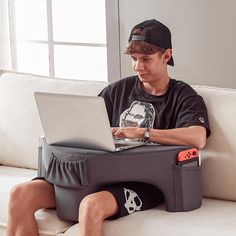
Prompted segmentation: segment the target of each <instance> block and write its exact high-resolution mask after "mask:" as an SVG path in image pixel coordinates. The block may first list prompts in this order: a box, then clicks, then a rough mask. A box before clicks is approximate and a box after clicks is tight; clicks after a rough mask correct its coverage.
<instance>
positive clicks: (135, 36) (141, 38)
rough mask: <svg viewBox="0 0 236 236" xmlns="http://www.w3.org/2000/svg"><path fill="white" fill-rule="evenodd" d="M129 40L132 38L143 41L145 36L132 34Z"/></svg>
mask: <svg viewBox="0 0 236 236" xmlns="http://www.w3.org/2000/svg"><path fill="white" fill-rule="evenodd" d="M131 40H134V41H145V40H146V37H145V36H143V35H132V38H131Z"/></svg>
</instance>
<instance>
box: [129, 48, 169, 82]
mask: <svg viewBox="0 0 236 236" xmlns="http://www.w3.org/2000/svg"><path fill="white" fill-rule="evenodd" d="M131 57H132V67H133V69H134V71H135V72H136V73H137V75H138V77H139V79H140V80H141V81H142V82H154V81H156V80H158V79H160V78H161V76H163V75H164V72H165V71H166V66H167V65H166V63H167V61H166V52H165V53H164V54H162V55H160V54H159V53H154V54H151V55H145V54H142V53H134V54H131Z"/></svg>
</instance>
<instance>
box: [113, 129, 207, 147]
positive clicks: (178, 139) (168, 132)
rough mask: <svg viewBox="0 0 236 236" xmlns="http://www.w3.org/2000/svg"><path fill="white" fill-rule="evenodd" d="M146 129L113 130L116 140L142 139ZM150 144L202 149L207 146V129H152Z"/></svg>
mask: <svg viewBox="0 0 236 236" xmlns="http://www.w3.org/2000/svg"><path fill="white" fill-rule="evenodd" d="M144 132H145V129H144V128H136V127H125V128H118V127H115V128H112V133H113V136H114V137H116V138H130V139H133V138H140V139H143V137H144ZM149 140H150V142H157V143H161V144H167V145H189V146H194V147H196V148H198V149H202V148H203V147H204V146H205V144H206V128H205V127H203V126H190V127H186V128H175V129H150V139H149Z"/></svg>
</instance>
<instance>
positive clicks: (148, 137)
mask: <svg viewBox="0 0 236 236" xmlns="http://www.w3.org/2000/svg"><path fill="white" fill-rule="evenodd" d="M149 139H150V129H149V128H145V130H144V137H143V141H144V142H148V141H149Z"/></svg>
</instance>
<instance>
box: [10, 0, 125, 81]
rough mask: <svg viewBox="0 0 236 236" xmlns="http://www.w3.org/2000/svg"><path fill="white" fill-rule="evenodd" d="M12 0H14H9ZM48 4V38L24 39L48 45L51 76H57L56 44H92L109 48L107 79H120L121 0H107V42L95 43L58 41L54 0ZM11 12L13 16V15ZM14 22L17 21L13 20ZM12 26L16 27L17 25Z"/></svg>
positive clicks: (14, 64)
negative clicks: (53, 8) (53, 11)
mask: <svg viewBox="0 0 236 236" xmlns="http://www.w3.org/2000/svg"><path fill="white" fill-rule="evenodd" d="M9 1H12V0H9ZM45 1H46V5H47V29H48V38H47V41H46V40H45V41H44V40H23V41H22V42H25V43H39V44H47V45H48V57H49V77H55V67H54V46H55V45H70V46H92V47H106V48H107V79H108V82H113V81H116V80H119V79H120V76H121V67H120V64H121V63H120V36H119V0H105V8H106V9H105V13H106V32H107V33H106V38H107V43H106V44H95V43H79V42H63V41H60V42H57V41H54V39H53V23H52V0H45ZM11 6H12V7H11V11H12V12H11V13H12V14H14V12H15V9H14V4H11ZM12 14H11V16H12ZM12 24H14V26H15V23H14V22H12ZM14 26H12V27H11V28H12V29H14V28H15V27H14ZM11 35H12V36H13V37H14V38H15V40H12V44H13V45H12V47H13V48H14V50H11V53H12V55H11V57H12V70H13V71H14V72H17V71H18V66H17V50H16V49H17V42H16V36H15V32H13V31H12V32H11Z"/></svg>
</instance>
